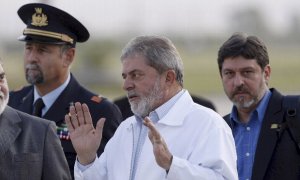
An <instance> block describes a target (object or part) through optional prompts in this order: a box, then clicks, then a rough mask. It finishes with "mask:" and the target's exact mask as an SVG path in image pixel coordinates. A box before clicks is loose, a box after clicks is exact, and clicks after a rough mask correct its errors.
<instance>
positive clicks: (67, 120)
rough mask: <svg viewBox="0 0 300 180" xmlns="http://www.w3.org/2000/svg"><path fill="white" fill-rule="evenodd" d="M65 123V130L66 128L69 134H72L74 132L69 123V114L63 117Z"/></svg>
mask: <svg viewBox="0 0 300 180" xmlns="http://www.w3.org/2000/svg"><path fill="white" fill-rule="evenodd" d="M65 122H66V124H67V128H68V130H69V132H70V133H72V132H73V131H74V127H73V124H72V122H71V119H70V116H69V114H66V115H65Z"/></svg>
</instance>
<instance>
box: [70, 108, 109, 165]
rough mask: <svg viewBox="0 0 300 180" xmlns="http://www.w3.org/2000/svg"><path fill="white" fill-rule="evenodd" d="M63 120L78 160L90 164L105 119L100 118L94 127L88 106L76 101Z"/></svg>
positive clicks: (95, 151)
mask: <svg viewBox="0 0 300 180" xmlns="http://www.w3.org/2000/svg"><path fill="white" fill-rule="evenodd" d="M65 121H66V124H67V127H68V130H69V133H70V138H71V141H72V144H73V147H74V148H75V151H76V152H77V157H78V160H79V162H80V163H81V164H83V165H86V164H90V163H91V162H93V161H94V160H95V158H96V156H97V149H98V148H99V145H100V142H101V139H102V130H103V126H104V121H105V119H104V118H101V119H100V120H99V121H98V122H97V125H96V129H95V128H94V126H93V121H92V118H91V114H90V112H89V108H88V106H87V105H86V104H81V103H79V102H76V103H75V105H74V106H71V107H70V113H69V114H67V115H66V116H65Z"/></svg>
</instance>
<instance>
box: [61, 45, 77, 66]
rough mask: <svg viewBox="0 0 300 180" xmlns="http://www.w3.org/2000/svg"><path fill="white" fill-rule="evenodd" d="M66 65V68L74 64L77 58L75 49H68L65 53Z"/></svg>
mask: <svg viewBox="0 0 300 180" xmlns="http://www.w3.org/2000/svg"><path fill="white" fill-rule="evenodd" d="M63 56H64V65H65V66H70V65H71V64H72V62H73V61H74V57H75V48H69V49H67V50H66V51H65V52H64V53H63Z"/></svg>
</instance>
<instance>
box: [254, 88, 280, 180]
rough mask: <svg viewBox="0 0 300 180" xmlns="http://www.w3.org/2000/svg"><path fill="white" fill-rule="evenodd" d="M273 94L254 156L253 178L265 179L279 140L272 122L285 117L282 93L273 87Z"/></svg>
mask: <svg viewBox="0 0 300 180" xmlns="http://www.w3.org/2000/svg"><path fill="white" fill-rule="evenodd" d="M271 91H272V96H271V98H270V101H269V103H268V107H267V110H266V113H265V116H264V119H263V123H262V127H261V130H260V135H259V139H258V142H257V148H256V153H255V158H254V164H253V170H252V179H263V178H264V175H265V173H266V170H267V167H268V164H269V162H270V160H271V157H272V154H273V151H274V148H275V146H276V143H277V140H278V132H277V129H273V128H271V126H272V124H281V122H282V119H283V114H284V112H283V110H282V105H281V101H282V98H283V97H282V95H281V94H279V92H277V91H276V90H274V89H271Z"/></svg>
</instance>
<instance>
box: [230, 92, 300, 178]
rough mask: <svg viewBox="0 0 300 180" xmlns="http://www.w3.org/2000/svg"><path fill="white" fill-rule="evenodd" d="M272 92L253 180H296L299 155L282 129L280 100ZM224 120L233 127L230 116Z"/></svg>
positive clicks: (287, 131) (260, 138) (283, 123)
mask: <svg viewBox="0 0 300 180" xmlns="http://www.w3.org/2000/svg"><path fill="white" fill-rule="evenodd" d="M271 92H272V96H271V97H270V101H269V103H268V106H267V109H266V113H265V116H264V119H263V122H262V126H261V130H260V135H259V138H258V142H257V147H256V153H255V157H254V164H253V170H252V180H285V179H286V180H299V179H300V152H299V151H298V149H297V144H296V143H295V141H293V138H292V136H291V134H290V132H289V130H288V128H285V127H286V126H285V118H284V109H283V107H282V100H283V96H282V95H281V94H280V93H279V92H278V91H277V90H276V89H271ZM299 113H300V112H298V115H299ZM224 119H225V120H226V122H227V123H228V124H229V125H230V126H231V127H232V124H231V123H230V121H229V119H230V115H226V116H225V117H224ZM297 120H299V118H298V119H297ZM277 126H278V128H274V127H277ZM280 126H281V128H280Z"/></svg>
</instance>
